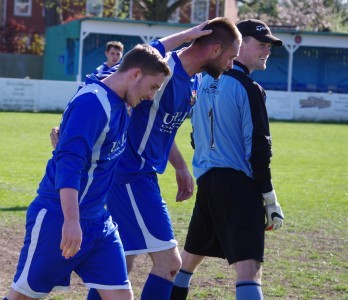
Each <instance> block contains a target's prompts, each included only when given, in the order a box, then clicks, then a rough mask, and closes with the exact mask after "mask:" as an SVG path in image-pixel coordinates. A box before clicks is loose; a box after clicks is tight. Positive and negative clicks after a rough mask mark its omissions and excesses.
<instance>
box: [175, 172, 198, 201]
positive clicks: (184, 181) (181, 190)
mask: <svg viewBox="0 0 348 300" xmlns="http://www.w3.org/2000/svg"><path fill="white" fill-rule="evenodd" d="M175 175H176V182H177V184H178V192H177V194H176V201H177V202H181V201H184V200H187V199H189V198H191V197H192V195H193V191H194V186H195V183H194V181H193V178H192V176H191V174H190V172H189V170H188V169H187V168H183V169H176V170H175Z"/></svg>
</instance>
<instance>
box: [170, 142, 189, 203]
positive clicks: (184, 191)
mask: <svg viewBox="0 0 348 300" xmlns="http://www.w3.org/2000/svg"><path fill="white" fill-rule="evenodd" d="M169 162H170V163H171V165H172V166H173V167H174V169H175V175H176V182H177V184H178V192H177V195H176V201H178V202H181V201H184V200H187V199H189V198H191V196H192V194H193V190H194V181H193V178H192V176H191V174H190V171H189V170H188V168H187V164H186V162H185V160H184V158H183V156H182V155H181V152H180V150H179V148H178V147H177V145H176V143H175V141H174V143H173V145H172V147H171V149H170V153H169Z"/></svg>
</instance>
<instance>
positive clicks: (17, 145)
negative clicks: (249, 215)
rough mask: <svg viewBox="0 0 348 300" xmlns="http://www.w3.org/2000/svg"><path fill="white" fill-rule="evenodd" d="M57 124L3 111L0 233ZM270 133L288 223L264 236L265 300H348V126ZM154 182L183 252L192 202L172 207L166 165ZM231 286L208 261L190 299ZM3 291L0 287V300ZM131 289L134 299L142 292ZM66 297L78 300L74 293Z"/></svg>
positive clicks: (295, 126) (31, 186)
mask: <svg viewBox="0 0 348 300" xmlns="http://www.w3.org/2000/svg"><path fill="white" fill-rule="evenodd" d="M59 121H60V115H59V114H32V113H9V112H0V133H1V134H0V136H1V140H0V157H1V164H0V228H5V226H7V227H9V228H11V226H12V227H16V228H21V226H23V224H24V218H25V208H26V207H27V205H28V204H29V203H30V202H31V201H32V199H33V197H34V196H35V192H36V189H37V186H38V183H39V181H40V180H41V177H42V175H43V173H44V168H45V165H46V162H47V159H48V158H49V157H50V155H51V145H50V141H49V132H50V129H51V127H52V126H55V125H57V124H58V123H59ZM189 132H190V124H189V122H185V123H184V124H183V126H182V128H181V129H180V131H179V133H178V136H177V143H178V145H179V147H180V149H181V151H182V152H183V154H184V156H185V158H186V160H187V163H188V164H190V163H191V158H192V149H191V146H190V143H189ZM271 132H272V137H273V154H274V156H273V159H272V164H271V166H272V175H273V183H274V186H275V188H276V191H277V195H278V199H279V202H280V203H281V205H282V208H283V212H284V214H285V223H284V226H283V228H282V229H281V230H279V231H277V232H267V234H266V250H265V263H264V275H263V291H264V295H265V299H301V300H302V299H348V297H347V296H346V295H348V263H347V257H348V250H347V249H348V231H347V230H348V226H347V225H348V217H347V216H348V213H347V212H348V189H347V187H348V176H347V170H348V159H347V155H346V153H347V151H348V126H347V125H346V124H314V123H293V122H271ZM159 180H160V186H161V190H162V194H163V196H164V199H165V200H166V201H167V204H168V207H169V210H170V213H171V217H172V221H173V226H174V229H175V233H176V238H177V240H178V241H179V247H180V248H181V247H182V245H183V243H184V240H185V234H186V230H187V226H188V222H189V220H190V216H191V211H192V207H193V204H194V198H192V199H191V200H189V201H185V202H184V203H176V202H175V195H176V181H175V175H174V171H173V168H172V167H171V166H168V168H167V171H166V173H165V174H164V175H161V176H160V177H159ZM15 232H18V230H16V231H15ZM17 234H22V233H21V232H20V233H17ZM20 238H21V237H20ZM0 239H4V237H3V235H0ZM0 242H1V244H6V242H5V241H4V240H2V241H0ZM18 250H19V249H13V251H18ZM12 264H14V265H15V264H16V261H13V262H12ZM5 275H6V277H12V274H5ZM2 276H3V274H0V278H1V277H2ZM132 276H133V277H136V276H137V273H134V274H132ZM138 276H139V275H138ZM234 279H235V275H234V269H233V267H232V266H228V264H227V263H226V262H225V261H223V260H220V259H210V258H209V259H206V260H205V261H204V262H203V264H202V265H201V266H200V267H199V269H198V271H197V273H196V274H195V275H194V277H193V280H192V286H191V292H190V299H233V293H234V292H233V291H234ZM0 282H1V279H0ZM6 283H7V282H6ZM7 288H8V286H1V290H0V296H1V293H4V292H5V291H6V290H7ZM133 288H134V290H135V294H136V295H139V292H140V290H141V286H135V285H134V284H133ZM64 295H70V296H71V297H72V298H69V299H82V297H83V296H81V294H78V293H76V294H74V293H73V292H71V293H68V294H64ZM50 299H67V297H66V296H53V298H50Z"/></svg>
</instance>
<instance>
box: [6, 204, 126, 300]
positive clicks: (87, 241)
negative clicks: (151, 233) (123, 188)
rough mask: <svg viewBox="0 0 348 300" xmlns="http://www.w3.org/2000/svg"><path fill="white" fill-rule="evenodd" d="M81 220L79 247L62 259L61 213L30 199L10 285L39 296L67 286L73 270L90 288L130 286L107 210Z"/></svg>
mask: <svg viewBox="0 0 348 300" xmlns="http://www.w3.org/2000/svg"><path fill="white" fill-rule="evenodd" d="M80 224H81V229H82V244H81V250H80V251H79V252H77V254H75V256H73V257H71V258H69V259H65V258H64V257H63V256H62V251H61V250H60V242H61V236H62V225H63V215H62V214H57V213H53V212H51V211H50V210H47V209H46V208H43V207H42V206H40V205H38V204H35V203H34V204H33V203H32V204H31V205H30V206H29V208H28V211H27V219H26V234H25V238H24V246H23V248H22V250H21V253H20V257H19V262H18V266H17V272H16V274H15V276H14V280H13V283H12V288H13V289H14V290H16V291H18V292H20V293H22V294H24V295H26V296H28V297H32V298H42V297H44V296H46V295H47V294H48V293H49V292H50V291H52V290H67V289H68V288H69V285H70V275H71V273H72V272H73V271H75V272H76V273H77V274H78V275H79V276H80V277H81V278H82V280H83V282H84V283H85V285H86V286H87V287H89V288H96V289H105V290H116V289H131V285H130V282H129V280H128V276H127V267H126V261H125V256H124V251H123V246H122V243H121V240H120V238H119V235H118V231H117V227H116V226H115V224H114V223H113V222H112V219H111V217H110V216H109V214H108V213H105V215H104V216H102V217H99V218H97V219H81V221H80Z"/></svg>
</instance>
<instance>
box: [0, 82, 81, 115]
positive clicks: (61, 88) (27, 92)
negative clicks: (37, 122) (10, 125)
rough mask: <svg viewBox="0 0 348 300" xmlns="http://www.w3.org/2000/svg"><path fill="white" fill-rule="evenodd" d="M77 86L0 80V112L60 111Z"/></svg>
mask: <svg viewBox="0 0 348 300" xmlns="http://www.w3.org/2000/svg"><path fill="white" fill-rule="evenodd" d="M78 86H79V83H78V82H72V81H54V80H35V79H12V78H0V91H1V92H0V110H14V111H57V110H58V111H59V110H60V111H62V110H64V108H65V106H66V104H67V103H68V102H69V100H70V99H71V98H72V96H73V95H74V94H75V93H76V91H77V89H78Z"/></svg>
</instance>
